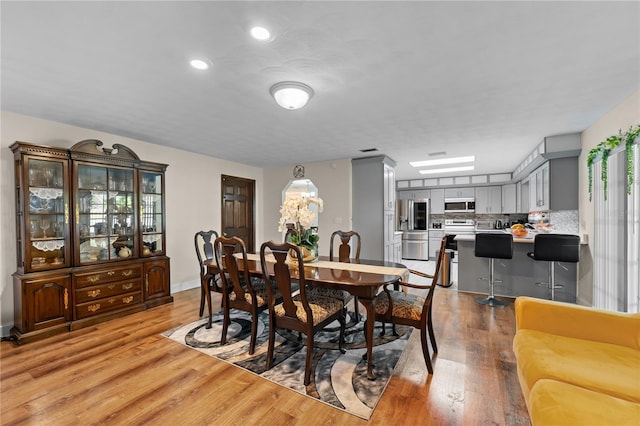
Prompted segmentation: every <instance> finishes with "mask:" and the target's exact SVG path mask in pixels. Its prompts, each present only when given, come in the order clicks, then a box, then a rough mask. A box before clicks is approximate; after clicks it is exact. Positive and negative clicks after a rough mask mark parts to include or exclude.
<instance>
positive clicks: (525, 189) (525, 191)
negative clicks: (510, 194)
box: [518, 178, 529, 214]
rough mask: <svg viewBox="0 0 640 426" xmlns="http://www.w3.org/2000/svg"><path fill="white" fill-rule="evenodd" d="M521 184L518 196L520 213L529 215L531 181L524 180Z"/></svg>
mask: <svg viewBox="0 0 640 426" xmlns="http://www.w3.org/2000/svg"><path fill="white" fill-rule="evenodd" d="M519 183H520V192H519V194H518V199H519V202H518V213H527V214H528V213H529V179H528V178H527V179H523V180H522V181H520V182H519Z"/></svg>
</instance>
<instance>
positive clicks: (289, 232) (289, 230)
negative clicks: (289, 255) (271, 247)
mask: <svg viewBox="0 0 640 426" xmlns="http://www.w3.org/2000/svg"><path fill="white" fill-rule="evenodd" d="M295 234H296V230H295V229H292V228H287V232H286V233H285V234H284V242H285V243H290V242H291V236H292V235H295Z"/></svg>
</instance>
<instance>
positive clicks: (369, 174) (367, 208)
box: [351, 155, 396, 261]
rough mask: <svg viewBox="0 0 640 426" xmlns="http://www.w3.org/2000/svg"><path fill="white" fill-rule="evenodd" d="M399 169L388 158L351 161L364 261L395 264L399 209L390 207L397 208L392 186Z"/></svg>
mask: <svg viewBox="0 0 640 426" xmlns="http://www.w3.org/2000/svg"><path fill="white" fill-rule="evenodd" d="M395 165H396V163H395V161H393V160H392V159H390V158H389V157H387V156H385V155H378V156H375V157H366V158H354V159H352V160H351V166H352V168H351V170H352V178H351V181H352V193H353V230H354V231H357V232H359V233H360V235H362V250H361V252H360V257H361V258H363V259H373V260H388V261H393V244H394V234H395V223H396V222H395V208H394V207H393V205H391V204H389V203H392V202H393V204H395V202H394V201H393V200H394V199H395V184H393V183H392V182H391V179H395V169H394V167H395ZM391 171H393V174H392V173H391ZM389 186H391V188H392V191H391V192H393V195H391V194H390V193H389V192H388V191H389Z"/></svg>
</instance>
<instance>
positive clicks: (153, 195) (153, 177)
mask: <svg viewBox="0 0 640 426" xmlns="http://www.w3.org/2000/svg"><path fill="white" fill-rule="evenodd" d="M162 178H163V174H162V173H155V172H146V171H145V172H142V183H141V185H140V189H141V192H142V194H141V202H140V228H141V229H142V249H141V255H142V256H155V255H159V254H164V251H165V248H164V223H163V217H164V211H163V193H162V191H163V188H164V186H163V182H162Z"/></svg>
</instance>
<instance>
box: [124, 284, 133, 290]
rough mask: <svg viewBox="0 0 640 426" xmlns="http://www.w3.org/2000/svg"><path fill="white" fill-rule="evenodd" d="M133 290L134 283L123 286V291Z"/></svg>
mask: <svg viewBox="0 0 640 426" xmlns="http://www.w3.org/2000/svg"><path fill="white" fill-rule="evenodd" d="M132 288H133V283H128V284H122V289H123V290H131V289H132Z"/></svg>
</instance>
